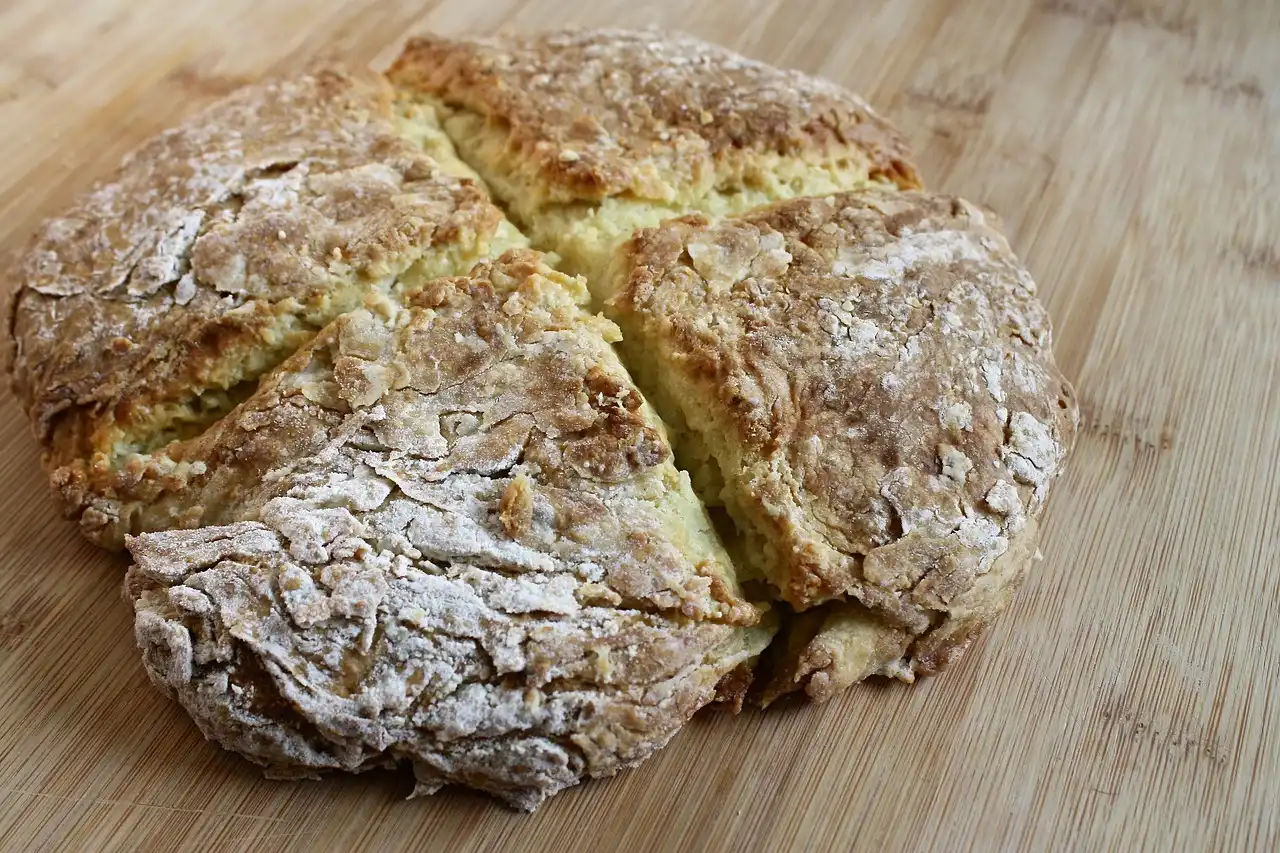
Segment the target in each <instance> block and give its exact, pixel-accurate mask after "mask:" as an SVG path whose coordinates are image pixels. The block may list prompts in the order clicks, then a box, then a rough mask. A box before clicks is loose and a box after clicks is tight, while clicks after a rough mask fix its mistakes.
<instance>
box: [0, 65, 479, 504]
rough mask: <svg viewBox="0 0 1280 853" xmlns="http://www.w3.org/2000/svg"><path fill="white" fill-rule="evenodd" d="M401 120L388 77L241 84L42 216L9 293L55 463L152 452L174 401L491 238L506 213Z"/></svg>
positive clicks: (63, 468) (34, 409) (212, 386)
mask: <svg viewBox="0 0 1280 853" xmlns="http://www.w3.org/2000/svg"><path fill="white" fill-rule="evenodd" d="M393 118H394V117H393V113H392V101H391V97H390V90H389V87H387V86H386V84H385V83H382V82H380V81H368V80H361V79H357V78H355V77H352V76H350V75H348V74H346V73H345V72H343V71H340V70H333V69H330V70H323V71H319V72H317V73H315V74H312V75H308V76H303V77H300V78H298V79H295V80H288V81H277V82H272V83H266V84H263V85H259V86H253V87H249V88H246V89H243V90H241V91H239V92H237V93H235V94H234V95H232V96H231V97H229V98H227V99H226V100H224V101H222V102H220V103H218V104H216V105H214V106H213V107H211V108H210V109H208V110H206V111H205V112H203V113H201V114H199V115H197V116H195V117H193V118H192V119H190V120H188V121H187V122H185V123H184V124H183V125H181V126H179V127H178V128H176V129H174V130H171V131H168V132H166V133H163V134H161V135H159V136H158V137H156V138H155V139H153V140H151V141H150V142H148V143H147V144H145V145H144V146H142V147H141V148H140V149H138V150H137V151H136V152H134V153H133V154H132V155H131V156H130V157H129V158H128V159H127V160H126V161H125V163H124V164H123V166H122V167H121V169H120V170H119V172H118V173H117V174H116V175H115V177H114V178H112V179H111V180H110V181H108V182H106V183H105V184H103V185H101V186H99V187H98V188H97V189H95V190H94V191H93V192H91V193H89V194H88V195H87V196H85V197H84V198H82V199H81V200H80V201H79V202H78V203H77V205H76V206H75V207H74V208H72V209H71V210H70V211H68V212H67V213H66V214H64V215H63V216H60V217H58V218H56V219H53V220H50V221H49V222H47V223H46V224H45V226H44V228H43V229H42V231H41V232H40V233H39V234H38V235H37V236H36V238H35V240H34V243H33V245H32V246H31V248H30V251H29V252H28V254H27V256H26V258H25V262H24V265H23V266H22V270H21V275H22V289H21V291H20V292H19V293H18V294H17V296H16V299H15V301H14V304H13V308H12V317H11V324H12V325H11V333H12V338H13V342H14V358H13V365H12V369H13V386H14V391H15V394H16V396H17V397H18V399H19V400H21V401H22V403H23V405H24V406H25V407H26V409H27V412H28V414H29V416H30V417H31V419H32V422H33V424H34V427H35V431H36V435H37V437H38V438H39V439H40V440H41V442H42V444H43V445H44V446H45V448H46V451H47V461H48V464H49V466H50V468H51V469H52V470H54V471H55V472H58V473H56V474H55V476H56V477H58V478H66V477H78V478H80V479H82V480H83V479H85V478H87V477H90V476H92V475H93V473H94V471H95V470H98V469H103V468H112V467H114V466H115V465H116V463H117V461H118V460H117V458H116V457H118V456H119V455H120V452H121V450H122V449H123V450H125V451H126V452H127V450H130V449H142V450H144V451H145V450H146V449H148V448H147V447H146V446H145V445H146V443H147V442H148V440H150V439H152V438H154V436H148V435H147V434H146V433H147V430H148V427H147V424H149V423H152V422H154V421H156V420H164V417H163V415H162V414H158V413H159V412H161V410H162V409H163V408H164V406H165V405H167V404H174V403H184V402H190V401H193V400H196V401H198V400H199V399H200V395H201V394H202V393H204V392H214V396H216V397H218V399H219V400H221V399H222V397H223V396H224V395H222V394H221V392H222V391H223V390H224V389H227V388H231V387H234V385H235V383H236V382H237V381H239V380H242V379H247V380H252V379H254V378H256V375H257V374H258V373H260V372H261V371H262V370H264V369H266V368H268V367H270V366H271V365H272V364H273V363H275V362H278V361H280V360H281V359H282V358H283V357H284V356H286V355H288V353H289V352H291V351H292V350H293V349H295V348H296V347H297V346H298V345H299V344H300V343H301V342H302V341H304V340H306V338H307V337H309V336H310V335H311V334H314V332H315V331H316V330H317V329H318V328H319V327H320V326H321V325H323V324H324V323H325V322H327V321H328V320H329V319H331V318H332V317H333V316H334V315H335V314H336V313H338V312H339V311H341V310H348V309H349V308H352V307H358V305H359V304H360V298H359V295H358V293H359V291H360V290H362V289H388V288H391V287H393V286H394V285H393V284H392V280H393V279H394V277H395V276H396V275H397V274H399V273H401V272H403V271H404V270H405V269H406V268H408V267H409V266H410V265H411V264H413V263H414V262H415V261H417V260H419V259H421V258H423V257H424V256H430V255H431V254H432V253H448V252H451V251H457V252H460V253H462V254H466V253H468V252H469V251H472V250H474V249H476V248H480V249H482V248H483V245H484V244H485V243H487V242H488V241H489V240H490V238H491V237H492V236H493V235H494V233H495V231H496V230H497V229H498V227H499V224H500V223H501V222H502V215H501V212H500V211H499V210H497V209H496V208H495V207H494V206H493V205H492V204H491V203H490V202H489V200H488V197H487V193H486V191H485V190H484V189H483V188H482V187H481V186H479V185H477V184H475V183H472V182H469V181H465V180H459V179H457V178H454V177H451V176H450V175H448V174H446V173H445V172H444V171H443V170H442V169H441V168H440V167H439V165H438V164H437V163H435V162H433V161H432V160H431V159H429V158H427V157H426V156H425V155H424V154H423V153H422V152H421V150H420V149H419V148H418V147H416V146H414V145H411V144H410V143H408V142H406V141H405V140H404V139H402V138H401V137H400V135H399V134H398V133H397V132H396V127H395V125H394V123H393ZM479 254H481V255H483V251H480V252H479ZM471 262H472V261H470V260H469V261H468V262H467V263H468V265H469V264H470V263H471ZM456 271H457V272H462V271H465V267H464V268H462V269H458V270H456ZM139 445H142V446H139ZM68 466H70V468H71V469H74V470H69V469H68ZM75 509H76V507H75V506H72V507H70V510H71V511H72V512H74V511H75Z"/></svg>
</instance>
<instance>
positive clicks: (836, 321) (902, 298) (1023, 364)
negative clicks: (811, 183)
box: [606, 190, 1076, 698]
mask: <svg viewBox="0 0 1280 853" xmlns="http://www.w3.org/2000/svg"><path fill="white" fill-rule="evenodd" d="M606 287H607V289H608V290H609V291H610V292H614V293H616V294H617V295H616V296H615V298H614V299H613V300H612V302H611V303H610V305H609V306H608V313H609V315H610V316H611V317H613V318H614V319H616V320H617V322H618V323H619V325H620V326H621V328H622V330H623V335H624V342H623V348H624V353H625V356H626V358H627V360H628V362H629V363H630V364H631V365H632V366H633V368H634V369H635V372H636V376H637V380H638V381H639V382H640V384H641V387H642V388H644V389H645V391H646V394H647V395H648V396H649V399H651V400H652V401H653V402H654V403H655V405H656V406H657V407H658V409H659V412H660V413H661V414H662V416H663V418H664V420H665V421H666V423H667V424H668V426H669V428H670V429H671V430H672V435H673V438H674V441H675V442H676V444H677V447H678V449H679V455H680V458H681V462H682V464H683V465H685V466H686V467H688V468H689V469H690V470H692V471H693V472H694V473H695V477H694V479H695V482H696V484H697V485H698V487H699V490H700V492H701V494H702V497H703V500H704V501H705V502H707V503H708V504H709V505H716V504H721V505H723V506H724V507H725V508H726V509H727V511H728V513H729V514H730V515H731V516H732V518H733V521H734V522H735V524H736V526H737V528H738V529H739V531H740V532H741V535H742V536H743V538H744V543H743V547H742V549H741V551H742V553H743V554H744V555H745V557H746V559H748V560H749V561H750V562H751V563H752V564H753V568H754V569H755V570H757V571H758V572H759V573H761V574H762V575H763V576H764V577H766V578H767V579H768V580H769V581H770V583H771V584H772V585H773V587H774V588H775V589H776V590H777V594H778V596H779V597H780V598H782V599H783V600H785V601H786V602H788V603H789V604H790V605H791V606H792V607H793V608H795V609H796V610H799V611H808V610H810V609H812V608H816V607H821V606H824V605H825V606H826V607H827V608H828V609H827V611H826V612H825V613H824V614H822V615H821V616H807V617H806V618H805V619H804V620H803V623H802V624H801V626H800V627H799V629H798V630H799V631H800V632H801V633H805V632H809V633H810V634H811V639H805V640H804V641H803V642H800V643H799V644H798V648H796V649H795V654H793V655H792V656H791V657H792V660H791V661H790V662H787V663H784V665H783V666H782V667H781V671H782V672H784V673H786V674H785V675H784V680H789V681H788V683H787V684H786V685H778V686H775V692H776V691H777V690H778V689H781V687H782V686H785V687H788V688H794V687H798V686H805V684H806V683H807V684H808V685H809V689H810V693H811V695H814V696H815V698H823V697H825V696H829V695H830V694H831V692H833V690H834V689H835V688H836V687H838V686H842V685H845V684H847V683H850V682H851V681H854V680H857V679H859V678H862V677H865V676H866V675H869V674H872V673H883V674H889V675H895V676H898V677H900V678H903V679H907V680H910V679H911V678H913V677H914V675H915V674H917V673H930V672H934V671H936V670H938V669H940V668H942V667H943V666H944V665H946V663H947V662H948V661H950V660H951V659H952V658H953V657H954V656H955V655H956V654H957V653H958V651H960V650H962V649H963V648H964V647H965V646H967V645H968V644H969V642H970V641H972V639H973V638H974V637H975V636H976V635H977V634H978V633H979V632H980V631H981V630H982V628H983V627H985V625H986V624H988V623H989V622H990V620H991V618H993V617H994V615H995V613H996V612H998V611H999V610H1000V609H1001V608H1002V607H1003V606H1004V604H1005V603H1006V601H1007V599H1008V595H1009V592H1010V589H1011V587H1012V586H1013V585H1014V584H1015V583H1016V582H1017V580H1018V578H1020V577H1021V575H1022V573H1023V571H1024V570H1025V566H1026V563H1027V562H1028V561H1029V560H1030V557H1031V555H1032V554H1034V553H1035V532H1034V531H1035V520H1036V518H1037V517H1038V516H1039V515H1040V512H1041V510H1042V508H1043V505H1044V500H1045V497H1046V495H1047V490H1048V487H1049V485H1050V483H1051V482H1052V481H1053V479H1054V478H1055V477H1056V476H1057V474H1058V472H1059V469H1060V466H1061V463H1062V461H1063V459H1064V457H1065V455H1066V452H1067V449H1068V448H1069V446H1070V444H1071V441H1072V438H1073V435H1074V429H1075V421H1076V407H1075V402H1074V399H1073V396H1072V391H1071V388H1070V386H1069V385H1068V383H1067V382H1066V381H1065V380H1064V379H1063V377H1062V375H1061V374H1060V373H1059V372H1058V370H1057V367H1056V366H1055V365H1054V362H1053V357H1052V352H1051V349H1050V328H1049V321H1048V317H1047V315H1046V314H1045V312H1044V310H1043V308H1042V307H1041V306H1040V304H1039V303H1038V302H1037V301H1036V298H1035V286H1034V284H1033V282H1032V280H1031V278H1030V276H1029V275H1028V274H1027V272H1026V270H1025V269H1024V268H1023V267H1022V266H1021V265H1020V264H1019V263H1018V261H1017V259H1016V258H1015V257H1014V256H1013V254H1012V252H1011V251H1010V249H1009V247H1008V244H1007V243H1006V242H1005V239H1004V238H1003V237H1002V236H1001V235H1000V233H999V232H998V230H997V229H996V225H995V223H994V222H993V220H992V217H991V215H990V214H989V213H986V212H984V211H983V210H981V209H980V208H978V207H976V206H974V205H972V204H970V203H968V202H965V201H963V200H961V199H957V198H952V197H948V196H942V195H931V194H924V193H917V192H907V193H893V192H879V191H875V190H866V191H855V192H849V193H840V194H836V195H832V196H828V197H825V198H810V199H797V200H792V201H786V202H781V203H778V204H776V205H773V206H770V207H766V208H763V209H760V210H756V211H752V212H751V213H748V214H744V215H742V216H738V217H731V218H727V219H722V220H718V221H711V220H709V219H707V218H705V217H699V216H693V217H686V218H684V219H680V220H675V221H672V222H669V223H667V224H666V225H664V226H661V227H658V228H654V229H648V230H645V231H642V232H640V233H639V234H638V235H637V236H636V237H635V238H634V239H633V240H632V241H630V242H629V243H628V244H627V245H626V246H625V248H624V249H623V251H622V252H620V253H619V255H618V257H617V258H616V259H615V265H614V268H613V270H612V272H611V274H610V277H609V283H608V284H607V285H606ZM819 673H821V677H820V678H818V677H817V676H818V674H819Z"/></svg>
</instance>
